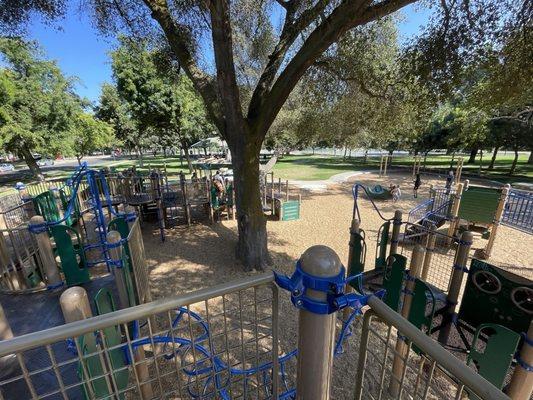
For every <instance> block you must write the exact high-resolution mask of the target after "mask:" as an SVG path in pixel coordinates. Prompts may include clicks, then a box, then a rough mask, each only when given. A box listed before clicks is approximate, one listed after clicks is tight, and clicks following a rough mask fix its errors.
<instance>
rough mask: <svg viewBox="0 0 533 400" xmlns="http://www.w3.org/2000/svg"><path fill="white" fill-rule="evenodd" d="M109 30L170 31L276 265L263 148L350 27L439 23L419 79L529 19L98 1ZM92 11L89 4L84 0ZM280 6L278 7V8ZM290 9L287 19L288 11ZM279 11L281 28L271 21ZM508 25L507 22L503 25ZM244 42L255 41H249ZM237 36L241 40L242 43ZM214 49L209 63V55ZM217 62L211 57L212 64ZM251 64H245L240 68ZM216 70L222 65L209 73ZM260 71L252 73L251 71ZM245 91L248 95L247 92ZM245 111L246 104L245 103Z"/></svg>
mask: <svg viewBox="0 0 533 400" xmlns="http://www.w3.org/2000/svg"><path fill="white" fill-rule="evenodd" d="M65 3H66V1H65V0H63V1H62V0H39V1H28V0H0V24H2V25H3V27H4V28H6V27H7V28H12V27H14V26H17V25H19V26H20V25H21V24H23V23H24V22H26V21H27V20H28V18H29V17H30V15H31V14H33V13H35V12H38V13H41V14H43V15H45V16H46V17H48V18H51V19H53V18H57V17H59V16H61V15H63V14H64V13H65V12H66V4H65ZM87 3H92V5H93V7H92V11H93V15H94V16H95V18H96V22H97V24H98V25H99V26H100V27H101V28H103V29H104V30H105V29H107V30H113V29H120V28H121V27H126V28H127V29H131V30H138V34H149V33H150V31H151V30H152V29H153V28H157V30H158V31H159V32H160V33H161V32H162V33H163V35H164V37H165V38H166V40H167V41H168V45H169V46H170V48H171V49H172V52H173V54H174V56H175V57H176V59H177V60H178V61H179V63H180V65H181V68H183V70H184V71H185V73H186V74H187V75H188V77H189V78H190V79H191V81H192V82H193V84H194V86H195V88H196V90H197V91H198V92H199V93H200V94H201V96H202V98H203V99H204V102H205V103H206V107H207V110H208V112H209V114H210V116H211V118H212V119H213V121H214V123H215V125H216V126H217V128H218V130H219V132H220V134H221V136H222V137H223V138H224V139H225V140H226V141H227V142H228V145H229V147H230V149H231V151H232V162H233V168H234V176H235V180H236V206H237V216H238V231H239V242H238V248H237V256H238V257H239V258H240V259H241V260H242V261H243V263H244V264H245V266H246V267H249V268H253V267H256V268H262V267H263V266H265V265H266V264H267V263H268V259H269V257H268V250H267V234H266V221H265V218H264V215H263V212H262V208H261V201H260V194H259V151H260V149H261V146H262V143H263V140H264V138H265V135H266V133H267V132H268V130H269V128H270V126H271V125H272V123H273V121H274V120H275V118H276V116H277V115H278V113H279V111H280V109H281V107H282V106H283V104H284V103H285V100H286V99H287V98H288V96H289V95H290V93H291V91H292V90H293V89H294V87H295V86H296V85H297V83H298V81H299V80H300V79H301V78H302V76H303V75H304V74H305V73H306V71H307V70H308V69H309V67H310V66H311V65H313V63H314V62H315V61H316V60H317V59H318V57H319V56H320V55H321V54H322V53H323V52H324V51H326V50H327V49H328V48H329V47H330V46H332V45H335V43H336V42H337V41H338V40H339V38H341V36H343V35H344V34H345V33H346V32H348V31H349V30H351V29H353V28H355V27H357V26H361V25H365V24H369V23H372V22H373V21H376V20H378V19H380V18H382V17H384V16H387V15H390V14H392V13H395V12H396V11H398V10H400V9H401V8H403V7H405V6H407V5H409V4H411V3H419V4H422V5H425V6H428V7H434V8H435V17H433V18H432V20H431V21H430V22H429V28H428V30H427V31H426V32H425V33H424V34H423V35H422V38H421V40H419V41H417V42H416V43H414V44H413V46H412V53H413V60H414V61H413V62H415V63H419V66H420V69H419V70H420V73H421V74H425V76H427V77H429V78H431V79H433V78H441V77H447V76H448V75H450V74H452V73H453V68H454V67H457V66H461V64H462V62H463V61H464V59H465V57H473V53H472V51H471V50H472V49H473V48H474V47H478V48H483V45H484V43H486V42H487V41H488V40H495V39H497V37H496V36H497V35H498V33H499V32H500V31H502V29H512V28H513V26H514V25H516V24H524V23H527V22H528V21H529V20H530V14H531V2H529V1H528V0H521V1H517V0H441V1H439V2H437V1H423V0H418V1H417V0H275V1H274V0H270V1H269V0H264V1H261V0H233V1H230V0H204V1H191V0H92V1H88V2H87ZM85 4H86V3H85ZM274 7H276V8H277V9H276V10H274ZM281 11H282V12H281ZM279 14H281V15H282V17H281V21H280V23H279V29H276V28H275V25H277V24H274V23H272V22H271V21H272V19H273V16H274V15H279ZM504 19H505V21H503V20H504ZM243 36H244V37H246V36H248V37H247V39H248V40H242V39H243ZM234 39H235V41H234ZM207 52H212V56H211V57H209V56H208V57H204V55H205V54H206V53H207ZM209 60H213V62H212V63H210V62H209ZM241 60H243V61H245V62H246V65H243V64H242V63H239V61H241ZM211 64H214V68H211V67H212V65H211ZM250 70H252V71H253V72H250ZM243 87H246V88H247V89H248V90H244V91H243V90H242V89H243ZM245 102H246V103H247V104H244V103H245Z"/></svg>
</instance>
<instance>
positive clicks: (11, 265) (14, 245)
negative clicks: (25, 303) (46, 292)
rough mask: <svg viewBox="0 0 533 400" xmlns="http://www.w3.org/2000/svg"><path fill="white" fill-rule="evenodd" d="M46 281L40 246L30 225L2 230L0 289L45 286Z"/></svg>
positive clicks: (24, 289)
mask: <svg viewBox="0 0 533 400" xmlns="http://www.w3.org/2000/svg"><path fill="white" fill-rule="evenodd" d="M44 282H46V276H45V274H44V273H43V270H42V261H41V257H40V254H39V248H38V246H37V243H36V241H35V237H34V235H32V234H31V233H30V231H29V230H28V227H27V226H25V225H23V226H19V227H18V228H13V229H2V230H0V292H4V293H22V292H32V291H38V290H43V289H45V288H46V285H45V283H44Z"/></svg>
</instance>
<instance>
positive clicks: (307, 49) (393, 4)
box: [253, 0, 416, 136]
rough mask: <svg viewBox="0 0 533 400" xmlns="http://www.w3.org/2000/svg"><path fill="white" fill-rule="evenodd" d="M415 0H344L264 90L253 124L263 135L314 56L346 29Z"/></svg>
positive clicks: (374, 18) (313, 60)
mask: <svg viewBox="0 0 533 400" xmlns="http://www.w3.org/2000/svg"><path fill="white" fill-rule="evenodd" d="M415 1H416V0H385V1H382V2H380V3H378V4H375V5H372V6H370V4H371V3H372V1H369V0H361V1H356V0H352V1H345V2H342V3H341V4H340V5H339V6H338V7H337V8H335V10H333V12H332V13H331V14H330V15H329V16H328V17H327V18H326V19H325V20H324V21H323V22H322V23H321V24H320V25H319V26H318V27H317V28H316V29H315V30H314V31H313V32H312V33H311V34H310V35H309V37H308V38H307V40H306V41H305V42H304V44H303V45H302V47H301V48H300V49H299V50H298V52H297V53H296V55H295V56H294V57H293V59H292V60H291V61H290V62H289V63H288V64H287V66H286V67H285V69H284V70H283V72H282V73H281V74H280V76H279V77H278V79H277V80H276V82H275V83H274V85H273V86H272V89H271V90H270V91H269V92H268V93H267V94H266V97H265V99H264V100H263V103H262V104H261V107H260V110H259V112H258V113H257V117H256V118H255V120H254V121H253V128H254V130H255V131H257V132H258V134H259V135H261V136H264V135H265V134H266V132H267V131H268V128H269V127H270V125H271V124H272V122H273V121H274V119H275V118H276V115H277V114H278V112H279V110H280V109H281V107H282V106H283V104H284V103H285V100H287V97H288V96H289V94H290V93H291V91H292V89H293V88H294V86H296V84H297V83H298V81H299V80H300V78H301V77H302V76H303V74H304V73H305V72H306V71H307V69H308V68H309V67H310V66H311V65H312V64H313V63H314V62H315V60H316V59H317V58H318V57H319V56H320V54H322V53H323V52H324V51H326V50H327V49H328V48H329V47H330V46H331V45H332V44H333V43H335V42H336V41H337V40H338V39H339V37H340V36H341V35H343V34H344V33H345V32H346V31H348V30H349V29H352V28H354V27H356V26H358V25H363V24H366V23H368V22H371V21H374V20H376V19H378V18H381V17H383V16H386V15H389V14H392V13H393V12H395V11H397V10H399V9H400V8H402V7H404V6H406V5H408V4H410V3H414V2H415Z"/></svg>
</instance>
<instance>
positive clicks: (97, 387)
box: [78, 332, 112, 399]
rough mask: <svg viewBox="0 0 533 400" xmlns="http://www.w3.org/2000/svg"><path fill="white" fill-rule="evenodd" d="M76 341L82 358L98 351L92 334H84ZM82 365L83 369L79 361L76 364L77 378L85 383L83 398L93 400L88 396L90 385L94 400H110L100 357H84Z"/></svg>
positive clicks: (96, 355) (109, 392)
mask: <svg viewBox="0 0 533 400" xmlns="http://www.w3.org/2000/svg"><path fill="white" fill-rule="evenodd" d="M78 340H79V345H80V348H81V349H82V352H83V355H84V356H85V355H87V354H95V353H96V352H97V351H98V350H97V347H96V337H95V336H94V334H93V333H92V332H91V333H86V334H85V335H83V336H81V337H80V338H79V339H78ZM84 363H85V368H83V366H82V364H81V361H80V362H78V377H79V378H80V379H81V380H83V381H85V382H86V383H84V384H83V395H84V398H85V399H92V398H93V396H91V395H90V390H89V388H88V387H87V385H91V389H92V392H93V393H94V397H95V398H97V399H105V398H109V399H110V398H111V396H110V395H111V393H112V392H111V391H110V390H109V387H108V384H107V382H106V379H105V377H104V374H105V371H104V367H103V365H102V359H101V358H100V356H99V355H98V354H95V355H94V356H88V357H84ZM85 370H86V371H87V375H88V376H86V373H85ZM97 376H100V377H101V378H95V377H97Z"/></svg>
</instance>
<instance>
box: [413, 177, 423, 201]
mask: <svg viewBox="0 0 533 400" xmlns="http://www.w3.org/2000/svg"><path fill="white" fill-rule="evenodd" d="M414 183H415V185H414V186H413V197H414V198H415V199H416V198H417V197H418V189H420V185H421V184H422V181H421V180H420V174H419V173H417V174H416V178H415V182H414Z"/></svg>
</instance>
